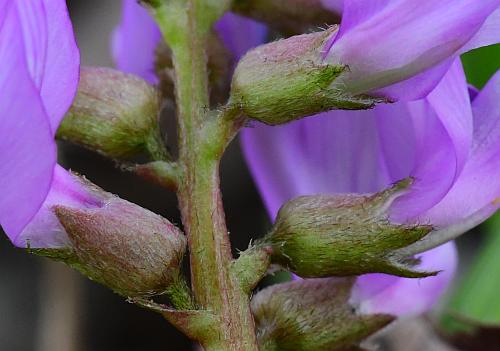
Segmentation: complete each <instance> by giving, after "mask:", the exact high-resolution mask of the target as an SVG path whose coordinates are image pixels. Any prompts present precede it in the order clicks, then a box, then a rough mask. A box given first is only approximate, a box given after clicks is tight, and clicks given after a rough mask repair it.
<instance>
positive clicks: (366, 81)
mask: <svg viewBox="0 0 500 351" xmlns="http://www.w3.org/2000/svg"><path fill="white" fill-rule="evenodd" d="M499 4H500V1H499V0H484V1H476V0H463V1H459V0H443V1H438V2H436V1H433V0H424V1H418V2H416V1H413V0H374V1H370V2H366V1H362V0H348V1H345V3H344V12H343V18H342V23H341V26H340V29H339V32H338V33H337V35H336V36H335V37H334V38H332V39H331V40H330V42H329V43H328V44H327V46H326V47H325V51H326V52H325V55H326V59H327V60H328V61H331V62H334V63H340V64H344V65H347V66H348V67H349V71H348V72H347V73H346V74H345V75H344V76H343V77H342V78H340V79H339V81H338V82H337V84H339V85H341V86H342V89H343V90H348V91H349V92H350V93H354V94H356V93H363V92H370V91H375V90H377V89H381V88H384V87H387V86H389V85H392V84H395V83H398V82H401V81H404V80H407V79H409V78H411V77H413V76H416V75H418V74H419V73H421V72H423V71H425V70H427V69H429V68H431V67H433V66H436V65H439V64H440V63H442V62H443V61H444V60H446V59H448V58H450V57H453V56H455V55H457V54H458V53H459V52H460V50H461V49H462V47H464V46H465V45H466V44H467V43H468V42H469V41H471V40H474V41H475V42H479V40H478V41H476V39H473V37H474V36H475V35H476V33H480V32H481V27H482V26H483V24H485V21H486V20H487V19H488V17H489V16H490V15H491V14H492V13H493V12H494V11H495V10H496V9H497V8H498V6H499ZM494 22H495V21H492V23H494ZM488 23H489V21H488ZM488 23H487V24H488ZM487 32H489V33H491V31H490V30H487ZM497 33H498V32H497ZM478 35H480V34H478ZM480 36H481V37H482V36H483V35H480ZM497 39H500V38H497ZM481 41H482V40H481ZM442 73H444V72H442ZM433 81H435V79H421V82H420V83H422V86H420V87H416V89H417V90H419V91H422V90H426V89H428V87H427V86H426V85H427V84H432V82H433ZM389 97H390V96H389Z"/></svg>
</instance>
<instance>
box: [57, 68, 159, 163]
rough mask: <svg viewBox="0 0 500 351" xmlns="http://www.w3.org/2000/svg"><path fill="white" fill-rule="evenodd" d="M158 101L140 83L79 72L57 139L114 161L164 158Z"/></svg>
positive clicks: (107, 73) (104, 71)
mask: <svg viewBox="0 0 500 351" xmlns="http://www.w3.org/2000/svg"><path fill="white" fill-rule="evenodd" d="M159 111H160V100H159V93H158V92H157V90H156V88H154V87H153V86H151V85H149V84H148V83H147V82H145V81H144V80H142V79H140V78H138V77H136V76H133V75H130V74H125V73H122V72H119V71H116V70H113V69H110V68H96V67H82V69H81V72H80V83H79V85H78V93H77V96H76V98H75V100H74V101H73V105H72V106H71V109H70V110H69V112H68V113H67V115H66V116H65V118H64V119H63V121H62V123H61V125H60V127H59V129H58V131H57V136H58V138H60V139H63V140H68V141H70V142H73V143H76V144H79V145H82V146H84V147H87V148H89V149H91V150H94V151H97V152H99V153H101V154H103V155H105V156H107V157H111V158H113V159H120V160H121V159H130V158H133V157H136V156H138V155H141V154H144V153H149V154H151V156H153V157H155V158H163V156H164V154H165V151H164V145H163V141H162V140H161V139H162V138H161V136H160V131H159V124H158V118H159Z"/></svg>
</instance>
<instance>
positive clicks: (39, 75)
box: [15, 0, 80, 135]
mask: <svg viewBox="0 0 500 351" xmlns="http://www.w3.org/2000/svg"><path fill="white" fill-rule="evenodd" d="M15 3H16V7H17V11H18V13H19V18H20V22H21V28H20V29H21V31H20V32H21V33H22V34H23V42H24V45H25V50H26V60H27V63H28V67H29V69H30V73H31V77H32V79H33V82H34V83H35V85H36V87H37V88H38V89H39V91H40V95H41V97H42V101H43V104H44V106H45V110H46V111H47V115H48V116H49V121H50V125H51V129H52V134H53V135H54V134H55V132H56V130H57V127H58V126H59V123H60V122H61V120H62V118H63V116H64V114H65V113H66V111H67V110H68V108H69V106H70V105H71V102H72V101H73V98H74V96H75V94H76V88H77V85H78V74H79V67H80V53H79V50H78V47H77V46H76V42H75V38H74V33H73V28H72V25H71V21H70V19H69V14H68V9H67V8H66V1H64V0H33V1H29V2H25V1H18V0H16V1H15Z"/></svg>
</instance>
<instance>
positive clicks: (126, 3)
mask: <svg viewBox="0 0 500 351" xmlns="http://www.w3.org/2000/svg"><path fill="white" fill-rule="evenodd" d="M122 4H123V5H122V6H123V8H122V18H121V22H120V24H119V25H118V27H117V28H116V29H115V31H114V33H113V37H112V51H113V57H114V59H115V62H116V66H117V67H118V68H119V69H120V70H122V71H124V72H127V73H133V74H136V75H138V76H140V77H142V78H144V79H146V80H147V81H149V82H151V83H155V82H156V81H157V80H158V78H157V77H156V75H155V70H154V53H155V49H156V46H157V45H158V43H159V42H160V40H161V38H162V36H161V33H160V29H159V28H158V26H157V25H156V23H155V22H154V21H153V19H152V18H151V16H150V15H149V14H148V12H147V11H146V9H144V8H143V7H142V6H141V5H139V4H138V2H137V1H136V0H123V2H122Z"/></svg>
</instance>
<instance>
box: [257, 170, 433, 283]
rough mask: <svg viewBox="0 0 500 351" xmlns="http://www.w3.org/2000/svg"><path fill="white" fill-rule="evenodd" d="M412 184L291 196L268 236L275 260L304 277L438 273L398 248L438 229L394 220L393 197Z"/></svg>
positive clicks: (409, 275) (407, 182)
mask: <svg viewBox="0 0 500 351" xmlns="http://www.w3.org/2000/svg"><path fill="white" fill-rule="evenodd" d="M410 184H411V178H408V179H405V180H403V181H401V182H399V183H397V184H395V185H394V186H392V187H391V188H388V189H386V190H384V191H382V192H379V193H376V194H374V195H371V196H363V195H354V194H350V195H313V196H302V197H298V198H295V199H293V200H291V201H289V202H287V203H286V204H285V205H283V206H282V207H281V209H280V210H279V212H278V216H277V219H276V222H275V224H274V226H273V229H272V231H271V234H270V235H269V236H268V238H267V239H265V240H267V241H269V243H270V244H271V245H272V248H273V257H272V260H273V262H274V263H278V264H280V265H282V266H283V267H285V268H287V269H289V270H291V271H292V272H294V273H296V274H298V275H299V276H301V277H326V276H351V275H361V274H365V273H388V274H393V275H398V276H403V277H425V276H429V275H433V274H434V275H435V274H436V272H432V273H429V272H419V271H415V270H413V269H412V267H411V266H412V265H414V264H415V263H416V262H417V261H416V260H414V259H407V258H405V257H402V256H400V255H398V254H397V252H396V250H397V249H400V248H403V247H406V246H408V245H410V244H412V243H414V242H415V241H417V240H419V239H421V238H422V237H424V236H425V235H427V234H428V233H429V232H430V231H431V230H432V227H431V226H428V225H416V224H398V223H393V222H391V221H390V220H389V213H388V210H389V207H390V205H391V203H392V202H393V201H394V200H395V199H396V198H397V197H398V196H400V195H402V193H404V190H405V189H406V188H407V187H408V186H409V185H410Z"/></svg>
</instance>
